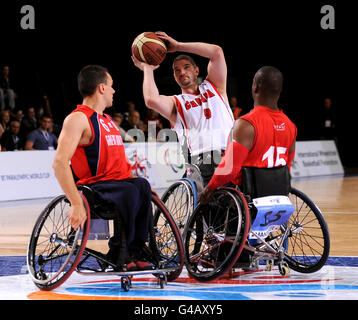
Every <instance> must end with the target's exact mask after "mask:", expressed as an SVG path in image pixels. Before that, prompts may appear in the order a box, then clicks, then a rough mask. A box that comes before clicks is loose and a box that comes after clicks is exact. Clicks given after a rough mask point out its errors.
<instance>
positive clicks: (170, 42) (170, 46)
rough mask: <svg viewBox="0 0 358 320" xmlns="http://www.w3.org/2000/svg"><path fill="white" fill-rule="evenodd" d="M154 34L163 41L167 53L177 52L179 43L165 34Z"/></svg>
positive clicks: (159, 32) (158, 32) (160, 32)
mask: <svg viewBox="0 0 358 320" xmlns="http://www.w3.org/2000/svg"><path fill="white" fill-rule="evenodd" d="M155 34H156V35H157V36H158V37H159V38H160V39H162V40H163V41H164V43H165V45H166V46H167V51H168V52H175V51H178V48H179V42H178V41H176V40H175V39H173V38H172V37H169V36H168V35H167V34H166V33H165V32H162V31H157V32H155Z"/></svg>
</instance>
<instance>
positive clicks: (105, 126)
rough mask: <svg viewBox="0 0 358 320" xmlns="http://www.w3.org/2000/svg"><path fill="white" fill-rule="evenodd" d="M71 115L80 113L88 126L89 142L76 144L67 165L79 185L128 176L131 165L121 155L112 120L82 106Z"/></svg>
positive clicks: (123, 153)
mask: <svg viewBox="0 0 358 320" xmlns="http://www.w3.org/2000/svg"><path fill="white" fill-rule="evenodd" d="M73 112H83V113H84V114H85V115H86V116H87V118H88V122H89V124H90V126H91V130H92V140H91V141H90V143H89V144H86V145H79V146H78V147H77V149H76V151H75V153H74V155H73V157H72V159H71V166H72V169H73V172H74V174H75V175H76V177H77V178H78V179H79V181H77V182H76V184H77V185H80V184H91V183H94V182H98V181H107V180H122V179H127V178H129V177H130V175H131V165H130V163H129V161H128V159H127V156H126V154H125V150H124V145H123V140H122V137H121V135H120V132H119V130H118V128H117V127H116V125H115V124H114V122H113V120H112V118H111V117H110V116H109V115H107V114H103V115H100V114H98V113H96V112H95V111H94V110H92V109H91V108H90V107H88V106H85V105H78V106H77V109H75V110H74V111H73Z"/></svg>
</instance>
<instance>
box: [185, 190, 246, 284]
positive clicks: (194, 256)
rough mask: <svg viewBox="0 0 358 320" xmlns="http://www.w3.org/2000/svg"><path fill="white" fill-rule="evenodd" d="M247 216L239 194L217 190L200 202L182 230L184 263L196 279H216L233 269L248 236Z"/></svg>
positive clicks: (237, 192)
mask: <svg viewBox="0 0 358 320" xmlns="http://www.w3.org/2000/svg"><path fill="white" fill-rule="evenodd" d="M249 226H250V215H249V209H248V206H247V202H246V200H245V198H244V197H243V195H242V193H241V192H240V191H238V190H235V189H232V188H221V189H218V190H216V191H215V192H214V193H213V195H212V198H211V199H210V202H209V203H208V204H206V205H201V204H199V205H198V206H197V208H196V209H195V211H194V213H193V214H192V215H191V217H190V218H189V221H188V223H187V225H186V227H185V230H184V234H183V237H184V250H185V251H184V253H185V265H186V268H187V270H188V272H189V274H190V275H191V276H192V277H193V278H194V279H196V280H198V281H211V280H215V279H217V278H219V277H220V276H221V275H223V274H224V273H226V272H227V271H228V270H230V269H231V268H232V266H233V265H234V264H235V262H236V260H237V259H238V257H239V256H240V254H241V252H242V250H243V247H244V245H245V241H246V239H247V235H248V231H249Z"/></svg>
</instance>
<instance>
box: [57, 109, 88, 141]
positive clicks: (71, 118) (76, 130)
mask: <svg viewBox="0 0 358 320" xmlns="http://www.w3.org/2000/svg"><path fill="white" fill-rule="evenodd" d="M61 133H62V134H66V135H79V134H80V135H81V139H80V141H79V144H80V145H82V144H88V143H89V142H90V141H91V139H92V130H91V126H90V124H89V122H88V118H87V116H86V115H85V114H84V113H83V112H72V113H70V114H69V115H68V116H67V117H66V118H65V120H64V121H63V127H62V132H61Z"/></svg>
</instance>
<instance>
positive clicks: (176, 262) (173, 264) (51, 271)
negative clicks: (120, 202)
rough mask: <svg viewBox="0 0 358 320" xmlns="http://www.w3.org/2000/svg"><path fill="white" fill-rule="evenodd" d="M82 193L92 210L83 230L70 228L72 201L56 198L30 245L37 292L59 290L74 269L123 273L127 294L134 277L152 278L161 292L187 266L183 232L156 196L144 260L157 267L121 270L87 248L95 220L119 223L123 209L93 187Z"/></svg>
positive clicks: (83, 188) (38, 223)
mask: <svg viewBox="0 0 358 320" xmlns="http://www.w3.org/2000/svg"><path fill="white" fill-rule="evenodd" d="M79 191H80V193H81V196H82V199H83V202H84V204H85V208H86V211H87V221H86V223H85V226H84V228H83V230H81V228H78V229H77V230H76V231H75V230H74V229H73V228H72V227H71V224H70V221H69V218H68V215H67V214H68V210H69V209H70V202H69V201H68V199H67V198H66V196H65V195H60V196H58V197H56V198H54V199H53V200H52V201H51V202H50V203H49V204H48V205H47V207H46V208H45V209H44V210H43V211H42V212H41V214H40V216H39V217H38V219H37V221H36V223H35V226H34V229H33V231H32V234H31V238H30V241H29V245H28V251H27V266H28V270H29V273H30V275H31V278H32V280H33V282H34V283H35V285H36V286H37V287H38V288H40V289H41V290H52V289H54V288H57V287H58V286H60V285H61V284H63V283H64V282H65V281H66V279H68V278H69V276H70V275H71V274H72V272H73V271H74V270H76V271H77V272H78V273H79V274H84V275H118V276H120V277H121V287H122V289H123V290H124V291H128V290H129V289H130V288H131V286H132V283H131V278H132V276H135V275H139V274H153V275H154V276H155V277H156V278H157V283H158V285H159V286H160V287H161V288H163V287H164V285H165V284H166V283H167V281H173V280H175V279H176V278H177V277H178V276H179V275H180V273H181V271H182V268H183V266H184V250H183V243H182V238H181V234H180V232H179V230H178V227H177V225H176V223H175V221H174V219H173V218H172V216H171V214H170V212H169V211H168V209H167V208H166V207H165V205H164V204H163V203H162V201H161V200H160V199H159V198H158V196H157V195H156V194H155V193H152V219H151V226H150V232H149V236H148V241H147V242H146V245H145V247H144V248H143V252H144V254H145V258H146V260H147V261H149V262H150V263H151V264H152V266H153V268H152V270H142V271H139V270H138V271H122V270H123V266H122V265H121V266H118V265H116V264H114V263H113V262H111V261H108V260H107V259H106V255H105V254H104V253H102V252H100V251H97V250H94V249H92V248H88V247H86V244H88V243H87V239H88V236H89V233H90V221H91V219H105V220H112V219H118V214H117V213H116V212H115V210H118V209H117V207H116V206H115V205H114V204H113V203H111V202H108V201H105V200H103V199H102V198H100V197H99V196H98V195H97V194H96V193H95V192H93V190H92V189H91V188H90V187H89V186H79ZM119 222H120V221H119ZM120 225H121V224H120ZM122 225H123V224H122ZM120 230H121V231H120V233H121V239H122V242H123V243H122V246H123V245H125V235H124V228H123V227H121V228H120ZM97 242H98V241H97ZM106 250H108V245H106ZM102 251H103V249H102ZM117 270H121V271H117Z"/></svg>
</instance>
